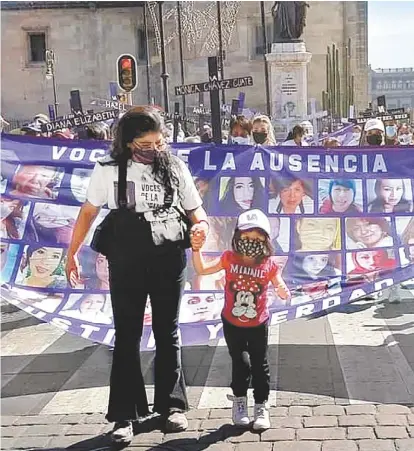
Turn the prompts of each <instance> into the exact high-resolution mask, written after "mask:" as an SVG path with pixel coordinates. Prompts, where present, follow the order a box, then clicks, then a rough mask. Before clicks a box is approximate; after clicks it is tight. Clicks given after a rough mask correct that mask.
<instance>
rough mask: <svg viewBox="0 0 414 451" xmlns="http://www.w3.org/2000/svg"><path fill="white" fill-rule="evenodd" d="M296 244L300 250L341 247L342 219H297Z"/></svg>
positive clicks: (321, 249) (329, 249)
mask: <svg viewBox="0 0 414 451" xmlns="http://www.w3.org/2000/svg"><path fill="white" fill-rule="evenodd" d="M294 244H295V249H296V250H297V251H299V252H307V251H322V252H323V251H336V250H339V249H341V223H340V220H339V219H338V218H299V219H296V221H295V240H294Z"/></svg>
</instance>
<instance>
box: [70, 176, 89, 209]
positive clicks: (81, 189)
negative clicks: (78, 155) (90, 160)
mask: <svg viewBox="0 0 414 451" xmlns="http://www.w3.org/2000/svg"><path fill="white" fill-rule="evenodd" d="M91 174H92V171H91V170H90V169H82V168H76V169H74V170H73V171H72V176H71V178H70V189H71V191H72V195H73V197H74V198H75V199H76V200H77V201H78V202H81V203H83V202H85V200H86V191H87V189H88V186H89V180H90V178H91Z"/></svg>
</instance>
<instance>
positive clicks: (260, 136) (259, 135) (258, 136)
mask: <svg viewBox="0 0 414 451" xmlns="http://www.w3.org/2000/svg"><path fill="white" fill-rule="evenodd" d="M253 139H254V142H255V143H256V144H264V143H265V142H266V139H267V133H266V132H253Z"/></svg>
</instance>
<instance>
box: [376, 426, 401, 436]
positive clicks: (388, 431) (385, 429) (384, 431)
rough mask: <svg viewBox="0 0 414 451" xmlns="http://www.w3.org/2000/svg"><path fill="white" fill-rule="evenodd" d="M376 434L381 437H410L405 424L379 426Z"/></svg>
mask: <svg viewBox="0 0 414 451" xmlns="http://www.w3.org/2000/svg"><path fill="white" fill-rule="evenodd" d="M375 434H376V436H377V437H378V438H380V439H388V438H408V432H407V429H406V428H405V427H404V426H377V427H376V428H375Z"/></svg>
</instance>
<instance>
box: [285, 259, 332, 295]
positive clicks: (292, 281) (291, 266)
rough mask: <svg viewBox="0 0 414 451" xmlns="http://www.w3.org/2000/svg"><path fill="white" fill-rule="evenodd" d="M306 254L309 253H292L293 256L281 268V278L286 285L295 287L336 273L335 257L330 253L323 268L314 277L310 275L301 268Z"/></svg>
mask: <svg viewBox="0 0 414 451" xmlns="http://www.w3.org/2000/svg"><path fill="white" fill-rule="evenodd" d="M316 255H318V254H316ZM308 256H309V255H294V256H293V257H289V259H288V262H287V265H286V266H285V268H284V269H283V279H284V280H285V282H286V283H287V285H288V286H290V287H295V286H298V285H304V284H306V283H313V282H318V281H321V280H327V279H330V278H331V277H335V276H336V275H337V274H336V272H335V258H336V257H335V255H332V254H330V255H329V257H328V262H327V263H326V266H325V268H323V269H322V271H321V272H320V273H319V274H318V275H317V276H316V278H312V277H310V276H309V274H308V273H307V272H306V271H305V270H304V269H303V262H304V261H305V258H306V257H308Z"/></svg>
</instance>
